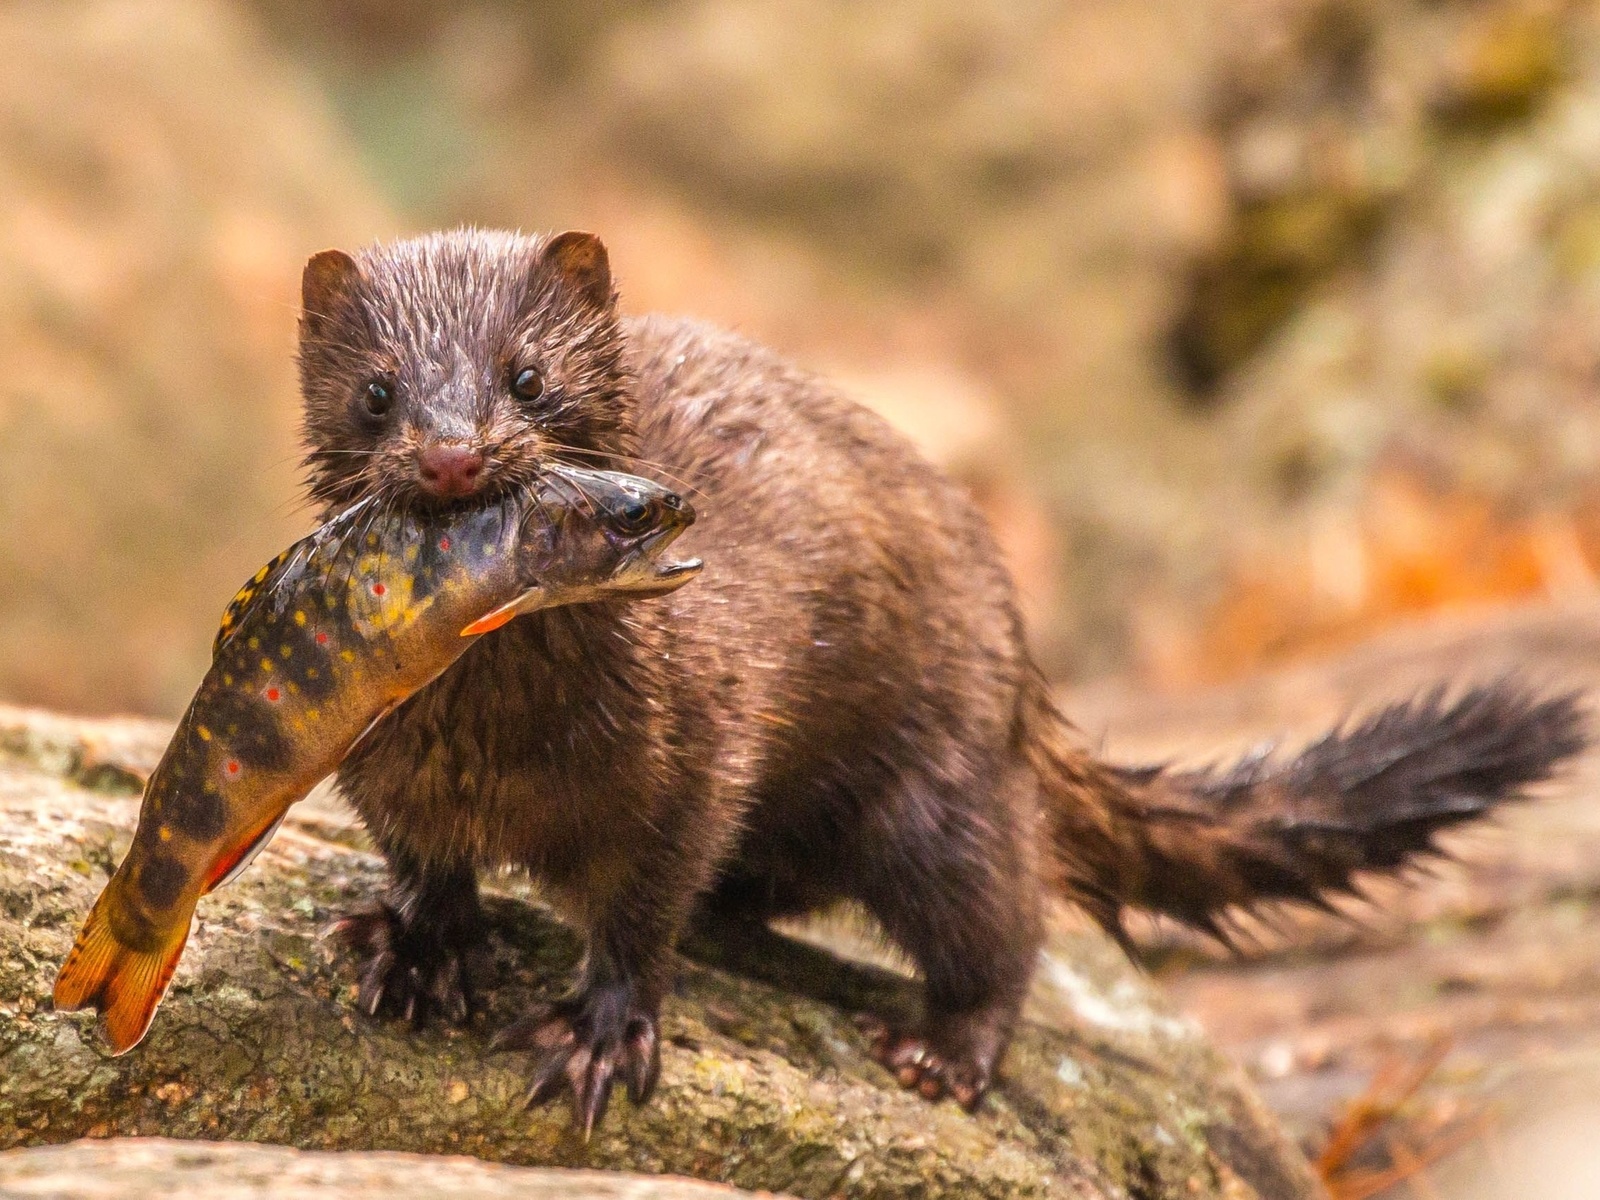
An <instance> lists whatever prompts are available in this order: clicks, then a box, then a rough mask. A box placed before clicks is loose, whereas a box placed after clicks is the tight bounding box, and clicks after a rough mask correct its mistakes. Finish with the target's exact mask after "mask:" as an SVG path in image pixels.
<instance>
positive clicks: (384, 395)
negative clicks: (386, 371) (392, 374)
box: [361, 379, 394, 417]
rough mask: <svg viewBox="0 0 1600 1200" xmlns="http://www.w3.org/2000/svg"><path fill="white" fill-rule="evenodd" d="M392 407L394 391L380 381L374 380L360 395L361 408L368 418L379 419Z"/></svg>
mask: <svg viewBox="0 0 1600 1200" xmlns="http://www.w3.org/2000/svg"><path fill="white" fill-rule="evenodd" d="M393 406H394V390H393V389H392V388H391V387H390V386H389V385H388V384H387V383H385V382H383V380H381V379H374V380H373V381H372V382H371V383H369V384H367V387H366V390H365V391H364V392H362V393H361V407H362V408H364V409H366V410H367V413H368V415H369V416H374V417H381V416H383V415H384V414H385V413H387V412H388V411H389V409H390V408H392V407H393Z"/></svg>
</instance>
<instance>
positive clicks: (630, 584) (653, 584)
mask: <svg viewBox="0 0 1600 1200" xmlns="http://www.w3.org/2000/svg"><path fill="white" fill-rule="evenodd" d="M692 521H693V517H692V516H691V517H690V518H689V519H688V520H684V521H681V522H674V523H673V524H670V525H667V526H666V527H664V528H662V529H659V530H657V531H656V532H655V533H652V534H650V535H649V536H648V537H645V538H642V539H640V542H639V545H638V546H637V547H635V548H634V550H633V552H632V553H631V554H629V555H628V556H627V557H626V558H625V559H623V561H622V563H621V564H620V565H619V566H618V567H617V570H616V572H615V573H614V574H613V575H612V584H613V586H618V585H620V586H622V587H625V588H626V589H627V590H628V591H629V592H632V593H633V594H634V595H635V596H639V597H642V598H648V597H650V596H665V595H666V594H667V593H668V592H675V591H677V590H678V589H679V588H680V587H682V586H683V585H684V584H686V583H688V582H689V580H691V579H693V578H694V577H695V576H696V575H698V574H700V571H701V568H703V567H704V566H705V563H704V561H702V560H701V559H698V558H688V559H683V560H681V561H678V562H658V561H656V556H657V555H658V554H660V553H661V552H662V551H663V550H665V549H666V548H667V547H668V546H670V545H671V544H672V543H673V542H674V541H676V540H677V537H678V535H679V534H681V533H682V532H683V531H684V530H685V529H687V528H688V527H689V525H690V524H691V522H692Z"/></svg>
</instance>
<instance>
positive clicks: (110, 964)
mask: <svg viewBox="0 0 1600 1200" xmlns="http://www.w3.org/2000/svg"><path fill="white" fill-rule="evenodd" d="M109 895H110V891H109V888H108V889H107V891H104V892H101V893H100V899H98V900H96V901H95V904H94V908H93V909H92V910H91V911H90V913H89V919H88V920H87V921H85V922H84V923H83V930H82V931H81V932H80V933H79V934H78V940H77V941H76V942H74V943H73V946H72V952H71V953H69V954H68V955H67V961H66V962H65V963H63V964H62V965H61V973H60V974H59V975H57V976H56V987H55V1006H56V1008H58V1009H60V1010H61V1011H63V1012H71V1011H73V1010H74V1009H79V1008H85V1007H90V1008H93V1009H95V1010H96V1011H97V1012H98V1013H99V1014H100V1018H101V1022H102V1024H103V1025H104V1027H105V1034H106V1041H107V1042H109V1043H110V1045H111V1052H112V1053H113V1054H126V1053H127V1052H128V1051H129V1050H132V1049H133V1048H134V1047H135V1046H137V1045H138V1044H139V1043H140V1042H141V1041H143V1040H144V1035H145V1033H146V1032H147V1031H148V1030H149V1028H150V1022H151V1020H152V1018H154V1017H155V1015H156V1006H157V1005H159V1004H160V1003H161V997H162V996H164V995H166V991H167V985H168V984H169V983H171V982H172V973H173V971H175V970H176V969H177V966H178V959H179V958H180V957H182V955H183V946H184V943H185V942H187V941H188V940H189V925H188V922H184V923H183V924H182V925H181V926H180V927H179V932H178V934H177V935H176V936H175V937H174V938H172V939H171V940H170V941H168V942H167V943H166V944H165V945H163V946H160V947H158V948H156V949H155V950H150V951H140V950H134V949H132V948H130V947H128V946H125V945H123V944H122V943H121V942H119V941H118V940H117V937H116V935H115V934H114V933H112V932H111V923H110V922H109V921H108V920H107V919H106V915H105V908H106V906H107V904H110V903H115V901H114V900H112V899H109V898H108V897H109Z"/></svg>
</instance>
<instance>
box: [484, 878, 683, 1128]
mask: <svg viewBox="0 0 1600 1200" xmlns="http://www.w3.org/2000/svg"><path fill="white" fill-rule="evenodd" d="M647 895H648V889H645V888H642V887H630V888H628V889H626V890H625V891H624V892H622V893H621V894H618V895H616V896H613V897H612V898H611V903H610V904H608V905H607V906H606V908H605V910H604V912H603V915H601V916H600V917H599V920H598V923H597V924H596V926H595V927H594V928H593V929H591V930H590V932H589V950H588V954H587V955H586V957H585V959H584V963H583V966H582V968H581V969H580V972H579V977H578V980H577V982H576V984H575V985H574V987H573V989H572V991H571V992H570V993H569V994H568V995H567V996H565V997H564V998H562V999H560V1000H558V1001H556V1002H555V1003H553V1004H545V1005H540V1006H539V1007H538V1008H536V1009H535V1010H534V1011H533V1012H531V1013H529V1014H528V1015H527V1016H525V1017H523V1018H521V1019H520V1020H518V1021H515V1022H513V1023H512V1024H511V1025H509V1026H507V1027H506V1028H505V1029H503V1030H501V1032H500V1033H499V1034H498V1035H497V1036H496V1037H495V1039H494V1048H495V1049H497V1050H525V1051H529V1052H531V1053H533V1054H534V1055H535V1056H536V1062H535V1065H534V1070H533V1081H532V1084H531V1085H530V1087H529V1089H528V1104H529V1105H530V1106H537V1105H541V1104H547V1103H549V1102H550V1101H551V1100H554V1099H555V1098H556V1097H557V1096H560V1095H561V1094H562V1093H567V1094H569V1095H570V1096H571V1098H572V1119H573V1123H574V1124H575V1125H576V1126H577V1127H578V1128H580V1129H581V1130H582V1131H583V1136H584V1138H585V1139H586V1140H587V1139H588V1137H589V1135H590V1134H591V1133H592V1132H593V1130H594V1127H595V1124H596V1123H597V1122H598V1121H599V1120H600V1119H601V1118H602V1117H603V1116H605V1112H606V1106H607V1105H608V1104H609V1103H610V1100H611V1091H612V1088H613V1086H614V1085H615V1084H616V1082H617V1081H618V1079H619V1078H620V1079H621V1081H622V1083H623V1084H624V1086H625V1087H626V1088H627V1092H628V1099H629V1100H631V1101H632V1102H633V1103H634V1104H643V1103H644V1102H645V1101H646V1100H648V1099H649V1098H650V1094H651V1093H652V1092H653V1091H655V1086H656V1080H657V1079H658V1078H659V1077H660V1074H661V1035H660V1030H659V1023H660V1012H661V999H662V997H663V996H664V995H665V993H666V990H667V988H668V986H669V985H670V980H671V970H672V962H673V955H674V949H673V947H674V944H675V942H676V938H677V932H678V929H677V924H678V923H677V922H676V921H674V920H673V919H672V915H671V914H672V909H668V910H666V911H665V912H663V910H662V909H661V908H659V907H655V908H652V906H651V905H650V904H648V903H646V902H644V899H645V897H646V896H647ZM674 907H676V906H674Z"/></svg>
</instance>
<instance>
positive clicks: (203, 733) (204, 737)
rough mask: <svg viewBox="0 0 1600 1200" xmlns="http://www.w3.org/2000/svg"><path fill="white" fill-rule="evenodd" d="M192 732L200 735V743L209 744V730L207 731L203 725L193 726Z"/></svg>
mask: <svg viewBox="0 0 1600 1200" xmlns="http://www.w3.org/2000/svg"><path fill="white" fill-rule="evenodd" d="M194 731H195V732H196V733H198V734H199V735H200V740H201V741H202V742H209V741H210V740H211V730H209V729H207V728H206V727H205V726H204V725H197V726H195V730H194Z"/></svg>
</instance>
